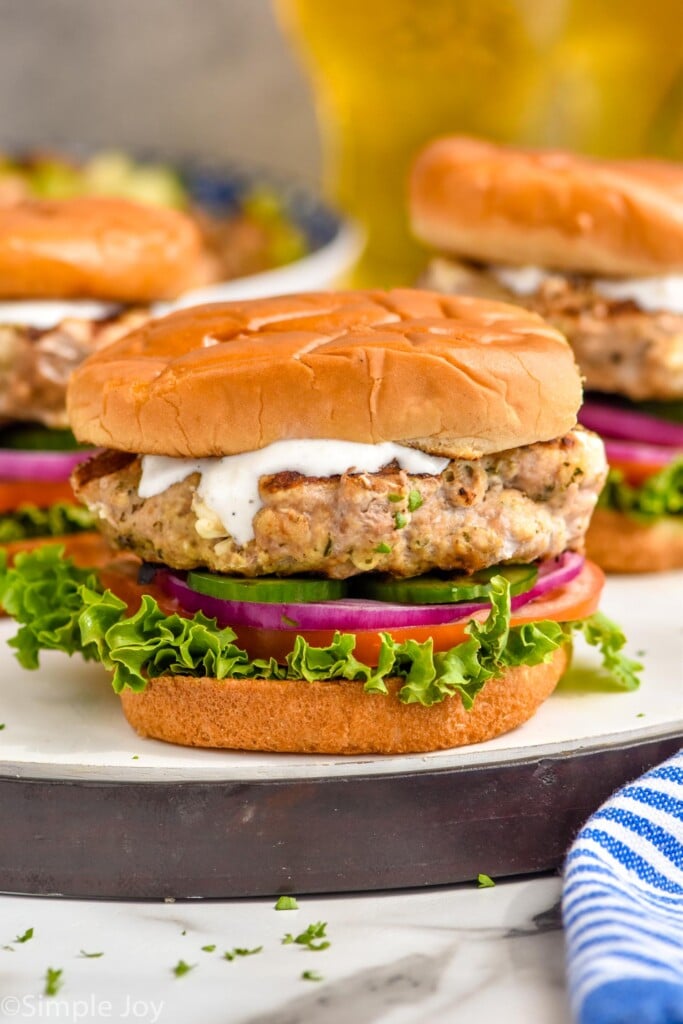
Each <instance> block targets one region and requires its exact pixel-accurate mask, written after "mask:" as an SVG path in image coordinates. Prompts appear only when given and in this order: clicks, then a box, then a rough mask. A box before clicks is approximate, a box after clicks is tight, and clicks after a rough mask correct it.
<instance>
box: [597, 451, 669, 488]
mask: <svg viewBox="0 0 683 1024" xmlns="http://www.w3.org/2000/svg"><path fill="white" fill-rule="evenodd" d="M609 464H610V467H611V468H612V469H618V470H620V472H622V473H623V474H624V479H625V480H626V481H627V483H629V484H631V486H632V487H640V486H641V484H644V483H645V481H646V480H649V479H650V477H651V476H654V475H655V473H660V472H661V470H662V466H661V465H660V464H657V463H654V462H633V461H631V460H627V459H614V458H610V460H609Z"/></svg>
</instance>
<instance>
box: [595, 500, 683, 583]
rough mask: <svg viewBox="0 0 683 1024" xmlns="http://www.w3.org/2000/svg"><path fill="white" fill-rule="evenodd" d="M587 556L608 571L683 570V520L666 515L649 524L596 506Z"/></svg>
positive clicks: (613, 510)
mask: <svg viewBox="0 0 683 1024" xmlns="http://www.w3.org/2000/svg"><path fill="white" fill-rule="evenodd" d="M586 555H587V557H588V558H590V559H591V560H592V561H593V562H597V564H598V565H599V566H600V567H601V568H602V569H604V570H605V571H606V572H614V573H629V572H638V573H641V572H666V571H668V570H671V569H683V522H680V521H678V520H677V519H675V518H674V517H673V516H666V517H664V518H663V519H659V520H657V522H655V523H652V524H651V525H649V524H647V523H640V522H637V521H636V520H635V519H631V518H630V517H629V516H626V515H624V514H623V512H617V511H616V510H615V509H610V508H596V510H595V512H594V513H593V516H592V519H591V522H590V526H589V527H588V533H587V534H586Z"/></svg>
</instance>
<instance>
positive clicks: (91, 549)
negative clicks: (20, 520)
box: [2, 531, 140, 571]
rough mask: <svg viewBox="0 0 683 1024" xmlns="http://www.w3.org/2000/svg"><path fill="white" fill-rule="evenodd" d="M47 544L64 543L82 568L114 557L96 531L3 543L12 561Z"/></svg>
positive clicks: (97, 564)
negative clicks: (22, 553) (25, 552)
mask: <svg viewBox="0 0 683 1024" xmlns="http://www.w3.org/2000/svg"><path fill="white" fill-rule="evenodd" d="M45 544H60V545H63V546H64V547H65V548H66V554H67V555H68V556H69V558H73V560H74V562H75V563H76V565H78V566H80V568H82V569H87V568H90V567H92V568H94V569H96V568H99V567H100V566H103V565H106V564H107V563H109V562H111V560H112V558H113V557H114V555H113V554H112V550H111V548H110V547H109V545H108V544H107V542H106V541H105V539H104V537H103V536H102V535H101V534H100V533H95V532H94V531H86V532H83V533H69V534H66V535H65V536H63V537H33V538H32V539H31V540H13V541H10V543H9V544H3V545H2V548H3V550H4V551H6V552H7V555H8V558H9V561H10V563H11V562H12V560H13V559H14V557H15V555H18V554H19V553H20V552H22V551H35V549H36V548H40V547H43V546H44V545H45ZM135 563H136V567H137V566H138V565H139V564H140V563H139V561H138V559H137V558H136V559H135ZM136 571H137V568H136Z"/></svg>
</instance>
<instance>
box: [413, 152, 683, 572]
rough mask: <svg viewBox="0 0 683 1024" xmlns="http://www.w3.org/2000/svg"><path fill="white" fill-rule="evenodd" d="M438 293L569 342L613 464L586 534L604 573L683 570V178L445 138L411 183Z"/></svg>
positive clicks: (657, 167)
mask: <svg viewBox="0 0 683 1024" xmlns="http://www.w3.org/2000/svg"><path fill="white" fill-rule="evenodd" d="M410 216H411V221H412V226H413V231H414V233H415V235H416V236H417V237H418V238H419V239H420V240H421V241H423V242H425V243H426V244H427V245H429V246H431V247H433V248H435V249H437V250H439V251H440V252H441V253H444V254H447V258H440V259H436V260H434V261H433V262H432V264H431V265H430V269H429V271H428V273H427V276H426V282H427V283H428V284H429V285H430V286H431V287H434V288H436V289H438V290H439V291H444V292H454V293H465V294H476V295H482V296H487V297H490V298H495V299H503V300H505V301H514V302H516V303H519V304H520V305H523V306H525V307H527V308H528V309H531V310H534V311H535V312H537V313H539V314H540V315H541V316H543V317H545V318H546V319H547V320H548V321H549V322H550V323H552V324H553V325H554V326H556V327H557V328H558V329H559V330H561V331H562V332H563V333H564V334H565V335H566V337H567V338H568V340H569V342H570V344H571V345H572V346H573V348H574V352H575V354H576V358H577V360H578V362H579V366H580V368H581V371H582V373H583V374H584V376H585V378H586V386H587V388H588V395H587V398H586V403H585V405H584V408H583V410H582V412H581V414H580V420H581V422H582V423H584V424H585V425H586V426H589V427H591V428H593V429H595V430H598V431H599V432H600V433H601V434H602V435H603V437H604V438H605V441H606V447H607V455H608V459H609V463H610V466H611V470H610V474H609V478H608V482H607V486H606V487H605V490H604V491H603V493H602V495H601V498H600V502H599V507H598V509H597V511H596V514H595V516H594V517H593V521H592V524H591V528H590V531H589V533H588V538H587V544H588V552H589V554H590V555H591V557H593V558H595V560H596V561H598V562H599V563H600V564H601V565H602V566H603V567H604V568H606V569H609V570H613V571H617V572H625V571H633V572H647V571H653V570H661V569H672V568H676V567H683V167H682V166H681V165H680V164H672V163H664V162H658V161H654V160H652V161H645V160H597V159H589V158H586V157H579V156H574V155H572V154H569V153H559V152H530V151H527V150H520V149H513V148H510V147H503V146H496V145H493V144H491V143H488V142H483V141H479V140H475V139H470V138H463V137H453V138H443V139H439V140H437V141H436V142H433V143H432V144H430V145H429V146H427V147H426V149H425V150H424V151H423V152H422V153H421V154H420V156H419V157H418V159H417V161H416V163H415V165H414V167H413V171H412V176H411V182H410Z"/></svg>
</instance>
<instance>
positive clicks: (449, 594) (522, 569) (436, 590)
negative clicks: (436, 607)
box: [355, 565, 538, 604]
mask: <svg viewBox="0 0 683 1024" xmlns="http://www.w3.org/2000/svg"><path fill="white" fill-rule="evenodd" d="M494 576H504V577H505V579H506V580H508V582H509V583H510V593H511V594H513V595H514V594H524V593H525V592H526V591H527V590H531V588H532V587H533V585H534V583H535V582H536V577H537V576H538V569H537V568H536V566H535V565H493V566H490V567H489V568H488V569H481V570H480V571H479V572H474V573H472V574H471V575H469V576H468V575H466V574H465V573H454V574H453V575H452V576H436V575H432V574H427V575H425V576H414V577H413V578H412V579H405V580H403V579H394V578H393V577H390V576H368V577H366V578H364V579H357V580H356V581H355V585H356V588H357V589H356V593H357V594H358V596H359V597H360V596H362V597H369V598H372V599H373V600H375V601H389V602H391V603H392V604H451V603H455V602H457V601H477V600H484V601H485V600H487V599H488V596H489V583H490V581H491V580H492V578H493V577H494Z"/></svg>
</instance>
